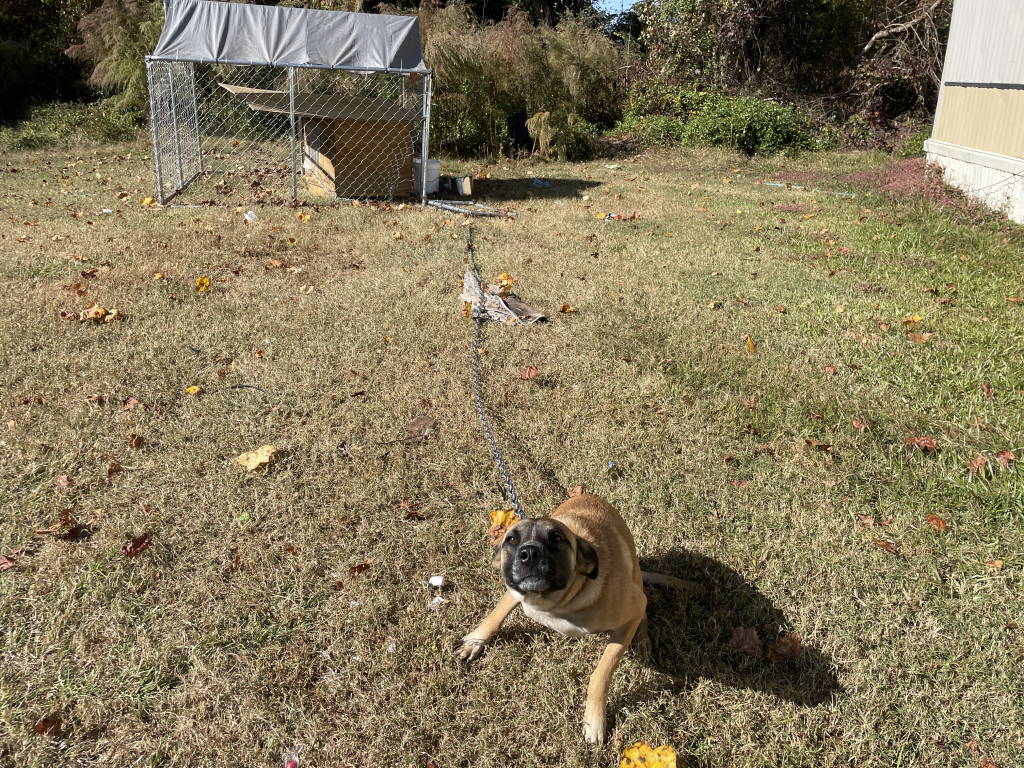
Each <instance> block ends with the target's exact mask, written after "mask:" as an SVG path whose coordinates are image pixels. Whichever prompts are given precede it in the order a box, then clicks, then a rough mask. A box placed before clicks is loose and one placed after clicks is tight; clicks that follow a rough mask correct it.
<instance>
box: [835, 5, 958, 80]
mask: <svg viewBox="0 0 1024 768" xmlns="http://www.w3.org/2000/svg"><path fill="white" fill-rule="evenodd" d="M942 2H943V0H935V2H933V3H932V4H931V5H930V6H929V7H928V8H927V9H926V10H924V11H921V13H919V14H918V15H917V16H915V17H914V18H912V19H911V20H910V21H905V22H901V23H900V24H890V25H889V26H887V27H885V28H884V29H880V30H878V31H877V32H875V34H873V35H872V36H871V39H870V40H868V42H867V44H866V45H865V46H864V47H863V48H861V50H860V52H859V53H858V54H857V55H856V56H854V57H853V59H852V60H851V61H850V63H849V64H847V65H846V66H845V67H843V69H842V71H841V72H840V73H839V74H838V75H836V76H835V77H833V78H832V79H831V80H829V81H828V82H827V83H825V84H824V85H823V86H821V87H820V88H818V89H817V90H819V91H824V90H825V89H826V88H831V87H832V86H833V85H835V84H836V83H838V82H839V81H840V80H842V79H843V78H844V77H846V75H847V74H848V73H849V72H850V71H852V70H854V69H856V68H857V65H858V64H860V62H861V59H863V58H864V57H865V56H866V55H867V54H868V52H869V51H870V50H871V49H872V48H874V46H875V43H877V42H878V41H879V40H884V39H886V38H887V37H892V36H893V35H898V34H900V33H901V32H907V31H908V30H910V31H915V30H914V27H916V26H917V25H918V24H919V23H921V22H922V21H924V20H925V19H931V16H932V13H934V12H935V9H936V8H938V7H939V6H940V5H941V4H942ZM915 34H916V31H915Z"/></svg>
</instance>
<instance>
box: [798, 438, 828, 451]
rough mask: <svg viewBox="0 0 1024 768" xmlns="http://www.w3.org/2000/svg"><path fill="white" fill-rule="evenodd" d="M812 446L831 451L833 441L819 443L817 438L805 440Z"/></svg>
mask: <svg viewBox="0 0 1024 768" xmlns="http://www.w3.org/2000/svg"><path fill="white" fill-rule="evenodd" d="M804 443H806V444H807V445H808V446H809V447H810V448H817V449H818V450H819V451H831V450H832V444H831V443H819V442H818V441H817V440H804Z"/></svg>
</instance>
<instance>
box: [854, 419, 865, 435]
mask: <svg viewBox="0 0 1024 768" xmlns="http://www.w3.org/2000/svg"><path fill="white" fill-rule="evenodd" d="M850 423H851V424H852V425H853V428H854V429H856V430H857V431H858V432H863V431H864V430H865V429H867V428H868V423H867V422H866V421H864V419H854V420H853V421H851V422H850Z"/></svg>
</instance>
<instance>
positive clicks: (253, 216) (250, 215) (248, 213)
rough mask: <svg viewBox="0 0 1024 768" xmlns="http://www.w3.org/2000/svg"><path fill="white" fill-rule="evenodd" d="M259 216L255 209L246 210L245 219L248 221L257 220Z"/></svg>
mask: <svg viewBox="0 0 1024 768" xmlns="http://www.w3.org/2000/svg"><path fill="white" fill-rule="evenodd" d="M258 218H259V216H257V215H256V214H255V213H254V212H253V211H246V212H245V220H246V221H256V219H258Z"/></svg>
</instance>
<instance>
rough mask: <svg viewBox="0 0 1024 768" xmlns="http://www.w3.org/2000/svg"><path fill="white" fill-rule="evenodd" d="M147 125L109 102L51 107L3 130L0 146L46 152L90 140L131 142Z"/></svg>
mask: <svg viewBox="0 0 1024 768" xmlns="http://www.w3.org/2000/svg"><path fill="white" fill-rule="evenodd" d="M144 124H145V115H143V113H142V112H140V111H138V110H126V109H124V108H123V107H122V106H121V104H120V102H118V101H115V100H111V99H107V100H105V101H102V102H98V103H95V104H48V105H47V106H45V107H39V108H36V109H33V110H32V111H31V113H30V114H29V117H28V119H27V120H25V121H24V122H22V123H20V124H19V125H18V126H16V127H14V128H9V129H4V130H3V131H0V146H4V147H5V148H6V149H8V150H15V149H43V148H46V147H53V146H60V145H65V144H73V143H75V142H78V141H82V140H83V139H84V140H88V141H94V142H109V141H125V140H128V139H131V138H132V137H133V136H134V135H135V133H136V131H138V130H139V128H140V127H141V126H142V125H144Z"/></svg>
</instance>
